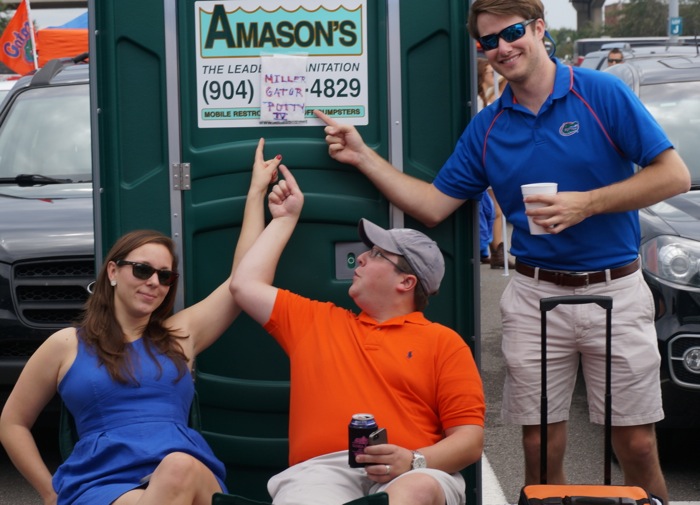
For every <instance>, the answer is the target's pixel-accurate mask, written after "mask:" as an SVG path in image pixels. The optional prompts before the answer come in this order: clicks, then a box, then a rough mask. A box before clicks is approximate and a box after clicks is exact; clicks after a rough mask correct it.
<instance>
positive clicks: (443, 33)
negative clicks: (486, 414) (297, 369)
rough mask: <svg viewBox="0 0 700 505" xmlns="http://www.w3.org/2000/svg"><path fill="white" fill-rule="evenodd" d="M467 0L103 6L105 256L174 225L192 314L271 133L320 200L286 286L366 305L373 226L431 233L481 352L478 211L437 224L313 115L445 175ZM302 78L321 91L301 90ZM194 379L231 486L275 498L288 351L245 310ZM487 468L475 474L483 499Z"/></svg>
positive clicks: (298, 241)
mask: <svg viewBox="0 0 700 505" xmlns="http://www.w3.org/2000/svg"><path fill="white" fill-rule="evenodd" d="M467 7H468V6H467V2H462V1H455V0H449V1H444V2H437V3H431V4H430V5H427V4H426V3H425V2H422V1H417V0H402V1H401V2H400V3H399V1H398V0H385V1H376V0H264V1H263V0H223V1H209V0H207V1H193V0H162V1H160V2H142V1H135V0H101V1H99V2H97V1H95V0H90V2H89V8H88V10H89V15H90V23H91V25H90V26H91V27H94V28H93V29H92V30H91V33H90V37H91V62H92V65H93V68H92V69H91V72H92V73H91V78H92V81H93V83H94V84H96V85H95V86H93V88H92V90H93V91H92V93H93V95H92V98H93V102H92V103H93V113H94V115H93V117H94V121H95V123H94V124H96V125H97V132H95V133H94V135H95V145H96V146H99V147H98V149H96V150H95V159H96V166H98V167H99V169H97V170H96V173H95V187H96V188H99V191H96V192H95V202H96V223H97V227H96V234H97V235H96V243H98V244H101V246H102V250H103V251H106V250H107V249H108V248H109V247H110V245H111V244H112V243H113V242H114V240H115V239H116V238H117V237H119V236H120V235H121V234H123V233H124V232H126V231H129V230H132V229H135V228H145V227H148V228H155V229H159V230H161V231H163V232H165V233H166V234H169V235H171V236H172V237H173V238H174V239H175V240H176V241H177V243H178V247H179V254H180V256H181V279H180V282H181V284H180V295H179V296H180V298H179V299H178V307H182V306H184V305H190V304H193V303H195V302H196V301H198V300H200V299H201V298H203V297H204V296H206V294H208V293H209V292H210V291H211V290H212V289H214V287H215V286H216V285H218V284H219V283H221V282H222V281H223V280H224V279H225V278H226V277H227V276H228V274H229V271H230V265H231V259H232V255H233V251H234V248H235V244H236V240H237V236H238V233H239V231H240V226H241V221H242V216H243V208H244V204H245V198H246V194H247V191H248V185H249V181H250V170H251V166H252V161H253V157H254V152H255V147H256V145H257V142H258V139H259V138H261V137H264V138H265V139H266V144H265V152H266V154H267V155H269V156H273V155H275V154H278V153H279V154H282V156H283V158H284V163H285V164H286V165H287V166H289V167H290V169H291V170H292V171H293V172H294V174H295V177H296V179H297V180H298V182H299V184H300V186H301V188H302V189H303V191H304V193H305V206H304V210H303V212H302V215H301V219H300V222H299V224H298V226H297V229H296V231H295V232H294V235H293V237H292V239H291V241H290V243H289V245H288V246H287V248H286V249H285V251H284V254H283V256H282V258H281V261H280V265H279V268H278V273H277V276H276V281H275V282H276V284H277V285H279V286H280V287H284V288H288V289H291V290H293V291H295V292H298V293H300V294H302V295H305V296H309V297H312V298H316V299H320V300H329V301H333V302H335V303H337V304H339V305H341V306H345V307H348V308H354V307H353V306H352V302H351V300H350V298H349V297H348V296H347V290H348V287H349V285H350V283H351V278H352V272H353V268H354V258H355V257H356V256H357V255H358V254H360V253H361V252H362V251H364V250H365V247H364V246H363V244H362V243H361V242H360V241H359V239H358V235H357V223H358V221H359V219H360V218H362V217H365V218H368V219H370V220H371V221H373V222H375V223H377V224H379V225H380V226H384V227H402V226H407V227H411V228H416V229H419V230H422V231H424V232H426V233H427V234H428V235H430V236H431V237H432V238H434V239H435V240H436V241H437V242H438V244H439V245H440V247H441V249H442V251H443V254H444V256H445V259H446V275H445V279H444V281H443V283H442V286H441V289H440V294H439V295H437V296H436V297H435V298H434V299H431V303H430V305H429V307H428V309H427V311H426V315H427V317H428V318H429V319H432V320H435V321H438V322H441V323H443V324H445V325H447V326H449V327H451V328H454V329H455V330H456V331H458V332H459V333H460V334H461V335H462V336H463V338H464V339H465V340H466V341H467V342H468V343H469V345H470V346H472V348H474V345H475V335H476V334H477V333H476V317H477V313H478V312H477V311H476V310H475V305H476V303H475V286H476V285H478V284H477V283H476V282H475V275H478V274H477V272H478V268H477V266H478V265H477V266H475V262H474V261H473V258H474V257H475V254H474V253H475V244H474V240H473V239H474V237H476V238H477V240H478V230H477V231H476V232H475V230H474V224H475V222H476V220H475V216H474V212H473V210H474V208H475V207H474V206H473V205H465V206H463V208H462V209H460V210H458V211H457V212H456V213H454V214H453V215H452V216H450V217H449V218H448V219H447V220H446V221H444V222H443V223H441V224H440V225H439V226H437V227H435V228H432V229H429V230H428V229H426V228H425V227H424V226H422V225H421V224H420V223H418V222H417V221H415V220H414V219H412V218H410V217H409V216H407V215H404V214H403V213H402V212H400V211H399V210H398V209H396V208H394V207H393V206H391V205H390V204H389V203H388V201H387V200H386V199H385V198H384V197H383V196H382V195H381V194H380V193H379V192H378V191H377V189H376V188H375V187H374V186H373V185H372V184H371V183H370V182H369V181H368V180H367V179H366V178H365V177H364V176H363V175H362V174H360V173H359V172H358V171H357V170H355V169H354V168H352V167H350V166H345V165H341V164H339V163H337V162H335V161H333V160H332V159H331V158H330V157H329V156H328V151H327V146H326V144H325V140H324V137H325V134H324V131H323V125H322V123H321V122H320V121H319V120H318V119H316V118H315V117H314V116H313V114H312V110H313V109H315V108H321V109H322V110H325V111H326V112H327V113H329V114H330V115H331V116H333V117H335V118H336V119H337V120H338V121H347V122H349V123H351V124H354V125H356V127H357V129H358V131H359V132H360V134H361V135H362V136H363V138H364V140H365V141H366V142H367V144H368V145H370V146H372V148H373V149H375V150H376V151H377V152H378V153H379V154H380V155H382V156H383V157H386V158H388V159H389V160H390V161H391V162H392V163H393V164H394V166H395V167H397V168H398V169H399V170H403V171H405V172H406V173H409V174H411V175H414V176H416V177H419V178H422V179H425V180H432V178H433V177H434V176H435V174H436V173H437V171H438V170H439V169H440V167H441V166H442V164H443V162H444V161H445V160H446V159H447V157H448V156H449V154H450V153H451V152H452V149H453V147H454V145H455V143H456V140H457V138H458V137H459V135H460V134H461V132H462V130H463V129H464V127H465V125H466V123H467V121H468V106H467V103H468V100H469V96H470V89H469V86H470V82H469V65H468V63H469V51H468V40H467V33H466V12H467ZM270 76H282V77H280V79H282V80H279V79H277V80H275V79H276V78H274V77H270ZM266 79H267V80H266ZM284 79H286V81H285V80H284ZM299 82H303V83H305V85H304V86H296V85H295V86H285V83H286V84H289V83H293V84H298V83H299ZM291 88H293V89H292V91H289V90H290V89H291ZM297 88H299V89H300V91H298V92H297V91H296V89H297ZM285 90H287V91H285ZM270 93H271V94H270ZM101 254H103V253H102V252H100V251H98V258H101ZM477 263H478V262H477ZM196 385H197V391H198V395H199V401H200V408H201V419H202V427H203V434H204V436H205V437H206V439H207V440H208V441H209V443H210V444H211V445H212V447H213V449H214V451H215V453H216V454H217V456H218V457H219V458H220V459H222V460H223V461H224V462H225V463H226V465H227V469H228V477H227V484H228V486H229V487H230V489H231V490H234V491H235V492H236V493H237V494H241V495H244V496H247V497H249V498H252V499H258V500H266V499H268V496H267V491H266V486H265V484H266V481H267V479H268V478H269V476H271V475H272V474H274V473H277V472H278V471H280V470H282V469H284V468H285V467H286V466H287V448H288V441H287V421H288V401H289V363H288V360H287V357H286V355H285V354H284V353H283V352H282V350H281V348H280V347H279V346H278V345H277V344H276V342H274V340H273V339H272V338H271V337H270V336H269V335H268V334H267V333H265V332H264V331H263V330H262V329H261V328H260V327H259V326H258V325H257V324H255V323H254V322H253V321H252V320H251V319H249V318H248V317H247V316H246V315H245V314H243V315H241V316H240V317H238V319H237V320H236V321H235V323H234V324H233V325H232V326H231V328H230V329H229V330H228V331H227V332H226V333H225V334H224V335H223V336H222V337H221V338H220V339H219V341H218V342H217V343H216V344H214V345H213V346H212V347H211V348H210V349H208V350H206V351H205V352H204V353H202V354H201V355H200V356H199V357H198V358H197V362H196ZM476 470H477V465H474V466H473V467H472V468H470V469H468V470H467V471H466V472H465V474H466V475H467V476H468V481H469V482H468V483H467V484H468V485H467V488H468V490H469V493H473V494H478V490H477V488H478V486H477V484H476V477H475V476H476ZM475 500H476V498H475Z"/></svg>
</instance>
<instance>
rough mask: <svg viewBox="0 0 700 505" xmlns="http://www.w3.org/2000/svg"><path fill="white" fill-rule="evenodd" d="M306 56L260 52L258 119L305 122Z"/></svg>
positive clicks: (277, 122) (284, 122)
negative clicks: (262, 53)
mask: <svg viewBox="0 0 700 505" xmlns="http://www.w3.org/2000/svg"><path fill="white" fill-rule="evenodd" d="M306 60H307V58H306V56H305V55H303V56H300V55H289V54H271V55H263V56H261V58H260V61H261V69H260V91H261V93H262V97H261V99H260V122H261V123H267V124H271V123H274V124H289V123H305V122H306V119H305V118H304V114H305V111H306Z"/></svg>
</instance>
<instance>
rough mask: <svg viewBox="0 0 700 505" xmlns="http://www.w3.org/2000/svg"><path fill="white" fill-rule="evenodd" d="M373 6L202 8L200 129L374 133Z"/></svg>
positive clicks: (314, 1) (245, 2)
mask: <svg viewBox="0 0 700 505" xmlns="http://www.w3.org/2000/svg"><path fill="white" fill-rule="evenodd" d="M366 3H367V0H335V1H322V0H276V1H270V0H266V1H264V2H262V1H261V0H238V1H229V2H216V1H204V2H195V23H196V27H195V33H196V44H197V47H196V55H197V57H196V64H197V110H198V126H199V127H200V128H224V127H252V126H278V125H279V126H282V125H297V126H298V125H302V126H304V125H306V126H320V125H321V124H322V123H321V121H320V120H318V119H316V117H315V116H314V115H313V110H314V109H320V110H322V111H324V112H325V113H326V114H328V115H330V116H331V117H336V118H343V120H344V122H346V123H349V124H355V125H366V124H367V123H368V122H369V117H368V110H367V103H368V99H367V93H368V90H367V6H366Z"/></svg>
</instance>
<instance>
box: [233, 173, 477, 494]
mask: <svg viewBox="0 0 700 505" xmlns="http://www.w3.org/2000/svg"><path fill="white" fill-rule="evenodd" d="M280 171H281V172H282V174H283V175H284V178H285V180H283V181H280V183H279V184H278V185H277V186H275V187H274V188H273V190H272V192H271V194H270V196H269V208H270V212H271V214H272V221H271V222H270V224H269V225H268V226H267V228H266V229H265V231H264V232H263V233H262V235H260V237H259V238H258V240H257V241H256V242H255V244H254V245H253V246H252V247H251V248H250V250H249V252H248V254H246V256H245V257H244V258H243V259H242V260H241V263H240V265H239V267H238V269H237V272H236V275H235V277H234V279H233V280H232V283H231V290H232V292H233V293H234V295H235V297H236V301H237V302H238V303H239V304H240V306H241V308H243V310H245V311H246V312H247V313H248V314H249V315H250V316H251V317H252V318H253V319H255V320H256V321H257V322H258V323H260V324H261V325H263V326H264V328H265V329H266V330H267V331H268V332H269V333H270V334H271V335H272V336H273V337H274V338H275V339H276V340H277V342H279V344H280V345H281V346H282V348H283V349H284V350H285V352H286V353H287V355H288V356H289V359H290V362H291V405H290V425H289V440H290V452H289V463H290V468H288V469H287V470H285V471H284V472H282V473H280V474H278V475H276V476H274V477H273V478H272V479H270V482H269V483H268V490H269V491H270V495H271V496H272V497H273V501H274V503H275V504H276V505H293V504H294V505H296V504H299V505H301V504H303V505H335V504H338V505H339V504H342V503H345V502H348V501H351V500H353V499H356V498H359V497H362V496H366V495H368V494H372V493H377V492H382V491H384V492H386V493H388V495H389V499H390V502H391V504H392V505H401V504H408V503H411V504H414V505H445V504H448V505H458V504H464V503H465V483H464V480H463V478H462V476H461V474H460V473H459V472H460V470H462V469H463V468H465V467H466V466H468V465H470V464H472V463H474V462H475V461H477V460H478V459H479V458H480V457H481V453H482V449H483V436H484V435H483V425H484V411H485V405H484V395H483V388H482V383H481V379H480V377H479V373H478V370H477V368H476V365H475V363H474V359H473V357H472V354H471V351H470V349H469V347H468V346H467V345H466V344H465V342H464V341H463V340H462V338H461V337H460V336H459V335H458V334H457V333H456V332H454V331H452V330H451V329H449V328H447V327H445V326H442V325H440V324H437V323H433V322H430V321H428V320H427V319H426V318H425V316H424V315H423V312H422V311H423V309H424V308H425V306H426V305H427V301H428V296H430V295H433V294H435V293H437V291H438V288H439V286H440V281H441V280H442V277H443V275H444V270H445V266H444V260H443V257H442V253H441V252H440V249H439V248H438V245H437V244H436V243H435V242H434V241H432V240H431V239H430V238H428V237H427V236H426V235H424V234H422V233H420V232H418V231H415V230H410V229H392V230H385V229H383V228H380V227H379V226H377V225H375V224H373V223H371V222H369V221H367V220H366V219H362V220H360V223H359V234H360V238H361V239H362V241H363V242H364V243H365V244H366V245H367V246H368V247H370V250H369V251H367V252H365V253H362V254H361V255H360V256H358V258H357V264H358V266H357V268H356V270H355V275H354V277H353V280H352V285H351V286H350V289H349V295H350V297H351V298H352V299H353V301H354V302H355V304H356V305H357V306H358V307H359V308H360V309H361V312H360V314H359V315H358V314H355V313H354V312H352V311H349V310H346V309H344V308H341V307H338V306H336V305H334V304H332V303H327V302H319V301H315V300H310V299H307V298H304V297H302V296H299V295H296V294H294V293H291V292H289V291H286V290H283V289H278V288H276V287H274V286H272V285H271V284H272V279H273V277H274V273H275V269H276V267H277V263H278V260H279V258H280V256H281V254H282V251H283V249H284V247H285V246H286V244H287V242H288V240H289V238H290V237H291V235H292V232H293V230H294V228H295V226H296V223H297V221H298V218H299V214H300V212H301V208H302V206H303V194H302V193H301V191H300V190H299V187H298V186H297V184H296V182H295V180H294V178H293V177H292V175H291V174H290V173H289V171H288V170H287V168H286V167H284V166H283V165H281V166H280ZM357 412H370V413H372V414H373V415H374V417H375V419H376V421H377V423H378V424H379V426H380V427H384V428H386V430H387V432H388V439H389V440H388V442H389V443H387V444H381V445H376V446H370V447H367V448H366V450H365V454H361V455H358V456H357V461H358V462H360V463H365V464H366V466H365V467H364V468H350V466H349V465H348V423H349V422H350V419H351V417H352V415H353V414H355V413H357Z"/></svg>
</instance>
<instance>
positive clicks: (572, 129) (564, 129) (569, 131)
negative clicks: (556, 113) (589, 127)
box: [559, 121, 579, 137]
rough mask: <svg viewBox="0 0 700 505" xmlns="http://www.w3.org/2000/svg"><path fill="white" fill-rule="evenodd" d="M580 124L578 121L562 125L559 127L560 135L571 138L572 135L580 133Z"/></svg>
mask: <svg viewBox="0 0 700 505" xmlns="http://www.w3.org/2000/svg"><path fill="white" fill-rule="evenodd" d="M578 130H579V124H578V121H567V122H566V123H562V125H561V126H560V127H559V135H561V136H562V137H570V136H571V135H573V134H575V133H578Z"/></svg>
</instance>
